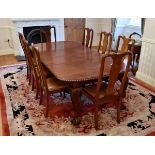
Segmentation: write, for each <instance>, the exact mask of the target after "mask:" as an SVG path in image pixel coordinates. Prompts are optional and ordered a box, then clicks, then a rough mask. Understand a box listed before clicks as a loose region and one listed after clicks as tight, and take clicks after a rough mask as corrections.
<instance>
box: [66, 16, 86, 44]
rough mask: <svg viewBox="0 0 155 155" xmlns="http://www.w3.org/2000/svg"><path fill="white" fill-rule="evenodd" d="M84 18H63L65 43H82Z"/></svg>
mask: <svg viewBox="0 0 155 155" xmlns="http://www.w3.org/2000/svg"><path fill="white" fill-rule="evenodd" d="M84 28H85V18H64V31H65V41H77V42H82V39H83V30H84Z"/></svg>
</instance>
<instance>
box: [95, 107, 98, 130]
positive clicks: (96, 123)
mask: <svg viewBox="0 0 155 155" xmlns="http://www.w3.org/2000/svg"><path fill="white" fill-rule="evenodd" d="M94 119H95V129H96V130H98V106H97V105H95V114H94Z"/></svg>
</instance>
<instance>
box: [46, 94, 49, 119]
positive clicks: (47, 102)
mask: <svg viewBox="0 0 155 155" xmlns="http://www.w3.org/2000/svg"><path fill="white" fill-rule="evenodd" d="M48 106H49V93H47V94H46V113H45V117H47V116H48Z"/></svg>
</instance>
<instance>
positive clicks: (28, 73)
mask: <svg viewBox="0 0 155 155" xmlns="http://www.w3.org/2000/svg"><path fill="white" fill-rule="evenodd" d="M18 37H19V41H20V44H21V47H22V49H23V52H24V55H25V60H26V65H27V79H29V80H31V76H30V75H31V68H30V64H29V61H28V58H27V53H26V51H25V48H24V42H23V41H24V40H25V38H24V36H23V34H22V33H20V32H18Z"/></svg>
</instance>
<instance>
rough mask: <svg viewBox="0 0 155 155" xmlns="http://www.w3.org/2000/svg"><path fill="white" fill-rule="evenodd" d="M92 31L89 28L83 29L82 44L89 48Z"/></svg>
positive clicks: (91, 41) (91, 40)
mask: <svg viewBox="0 0 155 155" xmlns="http://www.w3.org/2000/svg"><path fill="white" fill-rule="evenodd" d="M93 36H94V31H93V29H90V28H85V29H84V34H83V41H82V45H84V46H86V47H89V48H91V47H92V43H93Z"/></svg>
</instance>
